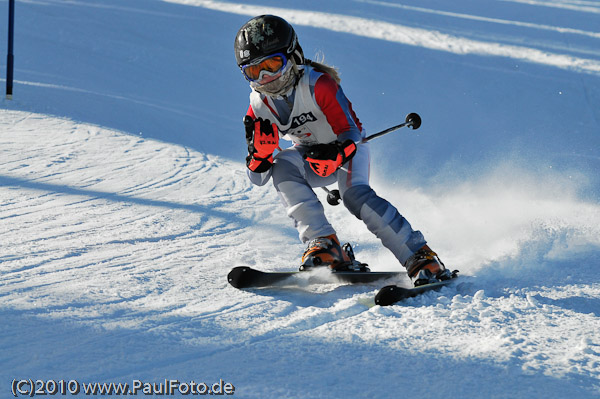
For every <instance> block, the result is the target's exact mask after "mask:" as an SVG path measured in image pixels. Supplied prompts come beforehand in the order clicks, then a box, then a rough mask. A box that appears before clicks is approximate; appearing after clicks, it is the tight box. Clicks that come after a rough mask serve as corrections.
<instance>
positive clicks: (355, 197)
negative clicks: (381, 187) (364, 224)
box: [342, 184, 375, 219]
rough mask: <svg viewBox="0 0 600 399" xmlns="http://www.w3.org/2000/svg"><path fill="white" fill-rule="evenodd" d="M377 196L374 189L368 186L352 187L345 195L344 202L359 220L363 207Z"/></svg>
mask: <svg viewBox="0 0 600 399" xmlns="http://www.w3.org/2000/svg"><path fill="white" fill-rule="evenodd" d="M373 195H375V192H374V191H373V189H372V188H371V187H370V186H368V185H366V184H365V185H358V186H353V187H350V188H349V189H348V190H346V192H345V193H344V195H343V198H342V201H343V202H344V206H345V207H346V208H348V210H349V211H350V213H352V214H353V215H354V216H356V217H357V218H359V219H360V218H361V217H360V210H361V208H362V206H363V205H364V204H365V203H366V202H367V201H368V200H369V198H371V197H372V196H373Z"/></svg>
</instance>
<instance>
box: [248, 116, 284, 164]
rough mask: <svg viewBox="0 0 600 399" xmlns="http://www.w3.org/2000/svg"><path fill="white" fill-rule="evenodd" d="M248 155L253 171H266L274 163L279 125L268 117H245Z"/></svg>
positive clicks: (277, 145)
mask: <svg viewBox="0 0 600 399" xmlns="http://www.w3.org/2000/svg"><path fill="white" fill-rule="evenodd" d="M244 127H245V128H246V143H248V156H247V157H246V166H247V167H248V169H250V170H251V171H253V172H257V173H262V172H266V171H267V170H269V169H270V168H271V166H272V165H273V153H274V152H275V150H276V149H277V148H278V147H279V131H278V130H277V125H275V124H274V123H273V124H271V121H269V120H268V119H262V118H257V119H252V117H251V116H249V115H246V116H245V117H244Z"/></svg>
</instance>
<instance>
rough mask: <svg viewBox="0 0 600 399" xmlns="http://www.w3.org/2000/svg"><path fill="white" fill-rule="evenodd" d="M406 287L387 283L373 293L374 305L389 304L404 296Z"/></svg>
mask: <svg viewBox="0 0 600 399" xmlns="http://www.w3.org/2000/svg"><path fill="white" fill-rule="evenodd" d="M405 292H406V288H402V287H398V286H397V285H387V286H385V287H383V288H382V289H380V290H379V292H378V293H377V295H375V305H379V306H389V305H393V304H394V303H396V302H398V301H399V300H400V299H402V298H404V297H405Z"/></svg>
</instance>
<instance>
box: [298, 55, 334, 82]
mask: <svg viewBox="0 0 600 399" xmlns="http://www.w3.org/2000/svg"><path fill="white" fill-rule="evenodd" d="M317 58H318V61H313V60H309V59H308V58H304V64H306V65H309V66H311V67H313V68H315V69H316V70H317V71H319V72H323V73H326V74H328V75H329V76H331V77H332V78H333V80H335V82H336V83H337V84H340V82H341V81H342V79H341V78H340V73H339V71H338V69H337V68H336V67H333V66H330V65H327V64H325V62H324V61H325V57H324V56H323V54H317Z"/></svg>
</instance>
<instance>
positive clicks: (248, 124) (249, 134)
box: [243, 115, 254, 144]
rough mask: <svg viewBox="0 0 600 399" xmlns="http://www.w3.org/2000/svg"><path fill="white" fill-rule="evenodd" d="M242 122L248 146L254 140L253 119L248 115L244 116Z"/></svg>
mask: <svg viewBox="0 0 600 399" xmlns="http://www.w3.org/2000/svg"><path fill="white" fill-rule="evenodd" d="M243 122H244V127H245V128H246V141H247V142H248V144H250V143H251V142H252V141H253V139H254V119H252V117H251V116H250V115H246V116H244V119H243Z"/></svg>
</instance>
